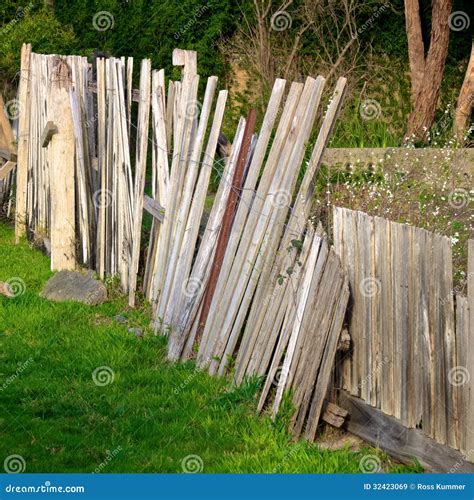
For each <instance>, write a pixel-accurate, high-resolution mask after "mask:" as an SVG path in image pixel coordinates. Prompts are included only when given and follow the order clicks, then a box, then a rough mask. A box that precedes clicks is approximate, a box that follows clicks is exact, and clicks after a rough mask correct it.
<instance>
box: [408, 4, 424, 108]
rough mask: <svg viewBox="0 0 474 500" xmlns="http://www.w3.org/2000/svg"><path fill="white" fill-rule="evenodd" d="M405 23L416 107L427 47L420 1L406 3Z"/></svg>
mask: <svg viewBox="0 0 474 500" xmlns="http://www.w3.org/2000/svg"><path fill="white" fill-rule="evenodd" d="M405 22H406V31H407V38H408V59H409V62H410V78H411V100H412V105H413V106H414V105H415V100H416V96H417V95H418V93H419V91H420V88H421V81H422V80H423V74H424V72H425V47H424V44H423V35H422V32H421V18H420V6H419V4H418V0H406V1H405Z"/></svg>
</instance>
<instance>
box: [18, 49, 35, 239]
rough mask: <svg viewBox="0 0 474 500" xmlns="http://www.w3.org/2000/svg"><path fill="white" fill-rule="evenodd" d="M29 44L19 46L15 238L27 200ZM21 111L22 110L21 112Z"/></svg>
mask: <svg viewBox="0 0 474 500" xmlns="http://www.w3.org/2000/svg"><path fill="white" fill-rule="evenodd" d="M30 56H31V45H30V44H23V46H22V47H21V69H20V86H19V91H18V106H19V110H20V116H19V119H18V163H17V173H16V185H17V187H16V205H15V207H16V208H15V210H16V214H15V240H16V242H17V243H18V242H19V239H20V238H21V237H22V236H24V235H25V233H26V224H27V221H26V214H27V201H26V190H27V182H28V148H29V123H30V122H29V118H30V113H29V112H28V111H29V85H30ZM22 111H23V112H22Z"/></svg>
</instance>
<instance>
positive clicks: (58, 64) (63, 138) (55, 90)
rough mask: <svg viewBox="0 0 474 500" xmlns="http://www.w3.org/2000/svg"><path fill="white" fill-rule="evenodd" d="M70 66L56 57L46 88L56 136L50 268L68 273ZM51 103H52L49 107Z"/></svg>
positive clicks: (72, 261)
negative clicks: (49, 83)
mask: <svg viewBox="0 0 474 500" xmlns="http://www.w3.org/2000/svg"><path fill="white" fill-rule="evenodd" d="M70 71H71V69H70V67H69V66H68V64H67V63H66V62H65V60H64V59H62V58H60V57H56V58H55V60H54V72H53V74H52V81H51V85H50V95H49V104H50V110H51V115H50V116H51V120H52V121H53V122H54V123H55V124H56V126H57V128H58V133H57V134H55V135H53V137H52V139H51V142H50V148H51V166H50V168H51V175H50V190H51V269H53V270H71V269H74V268H75V267H76V252H75V243H76V232H75V231H76V229H75V228H76V226H75V189H74V188H75V186H74V149H75V148H74V129H73V122H72V114H71V103H70V99H69V89H70V85H71V74H70ZM53 103H54V104H53Z"/></svg>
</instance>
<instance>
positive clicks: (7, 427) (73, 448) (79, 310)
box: [0, 223, 421, 472]
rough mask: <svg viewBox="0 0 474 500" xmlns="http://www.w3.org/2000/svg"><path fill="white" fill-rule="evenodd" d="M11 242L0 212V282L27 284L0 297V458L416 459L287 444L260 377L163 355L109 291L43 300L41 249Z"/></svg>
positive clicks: (44, 462)
mask: <svg viewBox="0 0 474 500" xmlns="http://www.w3.org/2000/svg"><path fill="white" fill-rule="evenodd" d="M12 242H13V231H12V229H11V228H10V227H7V226H6V225H5V224H2V223H0V256H1V257H0V281H7V280H12V278H20V279H21V280H23V282H24V283H25V285H26V286H25V289H24V293H21V294H19V295H18V296H16V297H14V298H6V297H2V296H0V437H1V439H0V461H1V463H2V464H3V463H4V461H5V459H6V458H7V457H10V456H11V455H20V456H21V457H22V459H24V462H25V464H26V471H27V472H93V471H98V472H182V471H183V468H184V469H190V470H192V469H193V467H197V468H198V469H201V467H202V470H203V472H272V471H273V472H360V463H361V460H364V461H365V462H367V460H369V461H370V460H372V461H374V460H375V462H376V463H380V465H381V469H382V470H384V471H387V472H417V471H420V470H421V469H420V467H418V466H412V467H407V466H402V465H399V464H396V463H393V462H392V461H391V460H389V458H388V457H387V456H386V455H385V454H383V453H382V452H380V451H379V450H375V449H373V448H370V447H367V448H363V449H360V450H358V451H350V450H349V449H342V450H338V451H329V450H325V449H320V448H319V447H318V446H317V445H315V444H309V443H305V442H301V443H292V442H291V439H290V436H289V435H288V434H287V432H286V422H285V419H284V418H281V419H280V420H279V421H277V422H275V423H273V422H272V421H271V420H270V418H269V417H268V416H263V417H259V416H257V415H256V413H255V406H256V403H255V395H256V392H257V391H258V386H259V383H258V381H255V380H254V381H252V380H251V381H247V382H246V383H245V384H244V385H243V386H242V387H241V388H239V389H234V390H228V383H227V381H226V380H225V379H218V378H212V377H210V376H208V375H206V374H205V373H202V372H198V371H195V369H194V366H193V364H192V363H186V364H170V363H168V362H167V361H166V359H165V349H164V348H165V339H164V338H162V337H157V336H154V335H152V334H151V331H150V330H149V328H148V325H149V311H147V308H146V307H142V308H139V309H138V310H129V309H127V308H126V306H125V301H124V300H123V298H121V297H120V296H118V295H117V294H115V296H114V297H113V298H112V300H110V301H109V302H108V303H106V304H103V305H101V306H94V307H92V306H84V305H80V304H76V303H72V302H69V303H52V302H49V301H47V300H45V299H42V298H41V297H40V296H39V291H40V290H41V288H42V285H43V283H44V282H45V281H46V280H47V279H48V278H49V277H50V275H51V272H50V271H49V259H48V258H47V257H45V256H43V255H42V254H41V253H39V252H38V251H36V250H34V249H31V248H30V247H29V246H28V245H27V244H26V243H23V244H21V245H19V246H15V245H13V244H12ZM12 283H13V282H12ZM18 283H20V285H21V284H22V283H21V281H19V282H18ZM117 315H122V316H124V317H125V318H126V322H119V321H117V319H116V316H117ZM130 327H138V328H141V329H142V330H143V332H144V334H145V335H144V337H143V338H138V337H136V336H135V334H134V333H130V332H129V331H128V329H129V328H130ZM101 367H102V368H101ZM104 367H105V368H104ZM98 369H99V371H97V370H98ZM94 377H95V381H94ZM107 382H109V383H107ZM103 384H104V385H103ZM191 455H196V456H197V457H190V456H191ZM367 457H368V458H367ZM2 472H3V471H2Z"/></svg>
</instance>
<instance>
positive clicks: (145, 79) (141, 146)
mask: <svg viewBox="0 0 474 500" xmlns="http://www.w3.org/2000/svg"><path fill="white" fill-rule="evenodd" d="M130 84H131V82H130V81H129V85H130ZM150 89H151V61H150V60H149V59H144V60H143V61H142V66H141V73H140V103H139V106H138V128H137V141H138V146H137V149H136V158H135V185H134V188H133V206H132V209H133V219H132V223H133V229H132V235H131V238H132V249H131V256H130V269H129V272H130V275H129V290H128V304H129V306H131V307H133V306H134V305H135V291H136V287H137V275H138V264H139V259H140V242H141V233H142V217H143V197H144V190H145V175H146V163H147V151H148V127H149V116H150V99H151V96H150ZM127 111H128V116H130V109H128V110H127ZM129 122H130V118H129Z"/></svg>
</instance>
